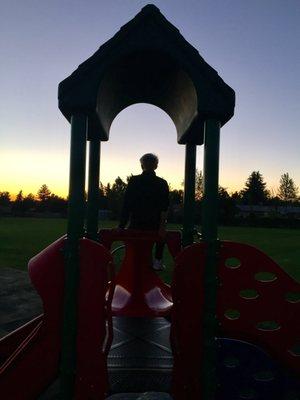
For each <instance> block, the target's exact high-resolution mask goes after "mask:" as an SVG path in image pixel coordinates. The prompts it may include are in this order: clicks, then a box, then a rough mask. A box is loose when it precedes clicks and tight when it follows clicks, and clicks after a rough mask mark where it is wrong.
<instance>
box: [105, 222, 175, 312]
mask: <svg viewBox="0 0 300 400" xmlns="http://www.w3.org/2000/svg"><path fill="white" fill-rule="evenodd" d="M158 239H159V238H158V235H157V232H149V231H135V230H108V229H104V230H101V231H100V240H101V242H102V243H103V244H104V245H105V247H106V248H107V249H111V245H112V243H113V242H114V241H123V242H124V243H125V258H124V260H123V263H122V266H121V269H120V271H119V273H118V274H117V276H116V289H115V293H114V297H113V301H112V312H113V314H114V315H126V316H131V317H143V316H148V317H158V316H165V315H168V314H169V313H170V310H171V308H172V305H173V303H172V296H171V291H170V287H169V285H167V284H165V283H164V282H163V281H162V280H161V279H160V277H159V276H158V275H157V273H156V272H155V271H153V269H152V268H151V264H152V248H153V244H154V242H155V241H157V240H158ZM166 243H167V246H168V248H169V250H170V253H171V254H172V256H173V257H175V256H176V255H177V254H178V253H179V252H180V250H181V235H180V232H168V233H167V235H166Z"/></svg>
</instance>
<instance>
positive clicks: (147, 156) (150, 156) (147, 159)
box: [140, 153, 158, 163]
mask: <svg viewBox="0 0 300 400" xmlns="http://www.w3.org/2000/svg"><path fill="white" fill-rule="evenodd" d="M140 162H141V163H143V162H152V163H158V157H157V155H156V154H153V153H146V154H144V155H143V156H142V157H141V158H140Z"/></svg>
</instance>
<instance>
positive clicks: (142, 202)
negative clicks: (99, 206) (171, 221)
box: [119, 171, 169, 229]
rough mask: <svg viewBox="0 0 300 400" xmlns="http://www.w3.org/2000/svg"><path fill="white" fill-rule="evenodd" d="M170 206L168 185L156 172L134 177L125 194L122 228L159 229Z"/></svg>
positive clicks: (146, 172) (121, 220)
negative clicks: (127, 226) (127, 225)
mask: <svg viewBox="0 0 300 400" xmlns="http://www.w3.org/2000/svg"><path fill="white" fill-rule="evenodd" d="M168 206H169V186H168V183H167V182H166V181H165V180H164V179H162V178H159V177H158V176H156V174H155V172H154V171H144V172H143V173H142V174H141V175H136V176H132V177H131V179H130V180H129V182H128V186H127V189H126V192H125V197H124V203H123V209H122V213H121V219H120V225H119V226H120V228H125V226H126V224H127V222H128V220H130V225H129V228H132V229H158V227H159V225H160V220H161V213H162V212H163V211H167V209H168Z"/></svg>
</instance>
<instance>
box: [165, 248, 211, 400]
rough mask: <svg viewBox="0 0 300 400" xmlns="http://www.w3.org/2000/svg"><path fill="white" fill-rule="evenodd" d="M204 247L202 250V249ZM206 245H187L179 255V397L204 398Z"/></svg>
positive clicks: (174, 333) (175, 318)
mask: <svg viewBox="0 0 300 400" xmlns="http://www.w3.org/2000/svg"><path fill="white" fill-rule="evenodd" d="M199 250H201V251H199ZM204 261H205V256H204V252H203V251H202V247H201V248H200V247H199V246H198V245H192V246H189V247H186V248H185V249H184V250H183V251H182V252H181V253H180V254H179V256H178V257H177V258H176V264H175V270H174V274H173V281H172V296H173V302H174V305H173V310H172V325H171V345H172V350H173V358H174V364H173V379H172V395H173V398H174V399H176V400H190V399H197V400H201V398H202V397H201V396H202V394H201V393H202V392H201V381H200V378H201V376H200V371H201V366H202V352H203V348H202V342H203V332H202V329H203V326H202V321H203V304H204V291H203V271H204V269H203V265H204Z"/></svg>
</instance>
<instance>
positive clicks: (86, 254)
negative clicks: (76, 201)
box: [75, 240, 113, 400]
mask: <svg viewBox="0 0 300 400" xmlns="http://www.w3.org/2000/svg"><path fill="white" fill-rule="evenodd" d="M80 254H81V266H82V267H83V268H81V271H80V286H79V293H78V328H77V329H78V334H77V372H76V382H75V393H76V394H75V399H76V400H85V399H90V400H93V399H95V400H96V399H97V400H100V399H104V398H105V395H106V393H107V391H108V375H107V365H106V352H107V348H108V347H110V344H111V340H112V331H111V330H110V329H109V328H110V327H111V326H112V322H111V318H112V317H111V309H110V304H109V301H111V297H112V292H113V284H112V282H110V276H109V269H108V268H105V267H107V266H108V265H109V264H110V263H112V256H111V255H110V253H109V252H108V251H107V250H106V249H105V248H104V247H103V246H102V245H99V244H98V243H96V242H92V241H90V240H82V242H81V253H80ZM107 293H108V296H106V294H107ZM107 299H109V301H107Z"/></svg>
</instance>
